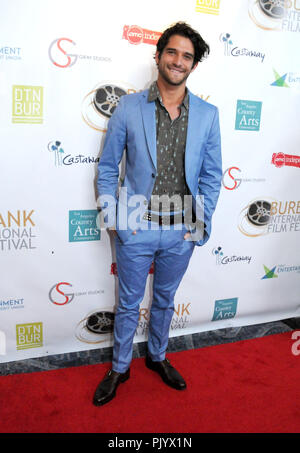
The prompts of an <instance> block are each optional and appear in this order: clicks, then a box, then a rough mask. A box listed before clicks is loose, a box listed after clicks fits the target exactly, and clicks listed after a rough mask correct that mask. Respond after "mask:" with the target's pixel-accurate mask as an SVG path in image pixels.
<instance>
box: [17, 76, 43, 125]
mask: <svg viewBox="0 0 300 453" xmlns="http://www.w3.org/2000/svg"><path fill="white" fill-rule="evenodd" d="M12 99H13V105H12V122H13V123H26V124H42V123H43V87H41V86H30V85H14V86H13V92H12Z"/></svg>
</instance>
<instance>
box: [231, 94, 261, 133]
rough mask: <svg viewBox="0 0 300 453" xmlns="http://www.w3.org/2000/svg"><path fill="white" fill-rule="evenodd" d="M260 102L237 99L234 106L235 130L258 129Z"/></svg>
mask: <svg viewBox="0 0 300 453" xmlns="http://www.w3.org/2000/svg"><path fill="white" fill-rule="evenodd" d="M261 108H262V102H258V101H246V100H245V101H244V100H240V99H239V100H238V101H237V106H236V117H235V130H238V131H259V129H260V120H261Z"/></svg>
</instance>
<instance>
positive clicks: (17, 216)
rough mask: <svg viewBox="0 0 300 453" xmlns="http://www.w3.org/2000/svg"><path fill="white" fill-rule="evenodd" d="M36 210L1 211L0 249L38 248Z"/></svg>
mask: <svg viewBox="0 0 300 453" xmlns="http://www.w3.org/2000/svg"><path fill="white" fill-rule="evenodd" d="M34 212H35V211H34V210H33V209H32V210H31V211H30V212H28V211H27V210H23V211H21V210H20V209H19V210H18V211H16V212H14V213H12V212H11V211H7V213H5V214H4V213H2V214H1V213H0V251H8V252H10V251H13V250H33V249H36V246H35V238H36V235H35V234H34V228H35V226H36V225H35V222H34V219H33V215H34Z"/></svg>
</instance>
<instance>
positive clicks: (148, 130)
mask: <svg viewBox="0 0 300 453" xmlns="http://www.w3.org/2000/svg"><path fill="white" fill-rule="evenodd" d="M147 96H148V90H147V91H146V92H145V93H144V94H143V98H142V100H141V110H142V118H143V124H144V130H145V136H146V141H147V145H148V150H149V153H150V156H151V159H152V162H153V165H154V167H155V168H156V122H155V102H148V101H147Z"/></svg>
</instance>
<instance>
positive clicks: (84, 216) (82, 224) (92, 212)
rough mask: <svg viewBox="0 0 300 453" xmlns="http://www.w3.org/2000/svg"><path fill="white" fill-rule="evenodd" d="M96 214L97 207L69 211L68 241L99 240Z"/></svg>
mask: <svg viewBox="0 0 300 453" xmlns="http://www.w3.org/2000/svg"><path fill="white" fill-rule="evenodd" d="M98 214H99V211H98V210H97V209H86V210H81V211H69V242H83V241H99V240H100V229H99V228H98V226H97V220H98Z"/></svg>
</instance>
